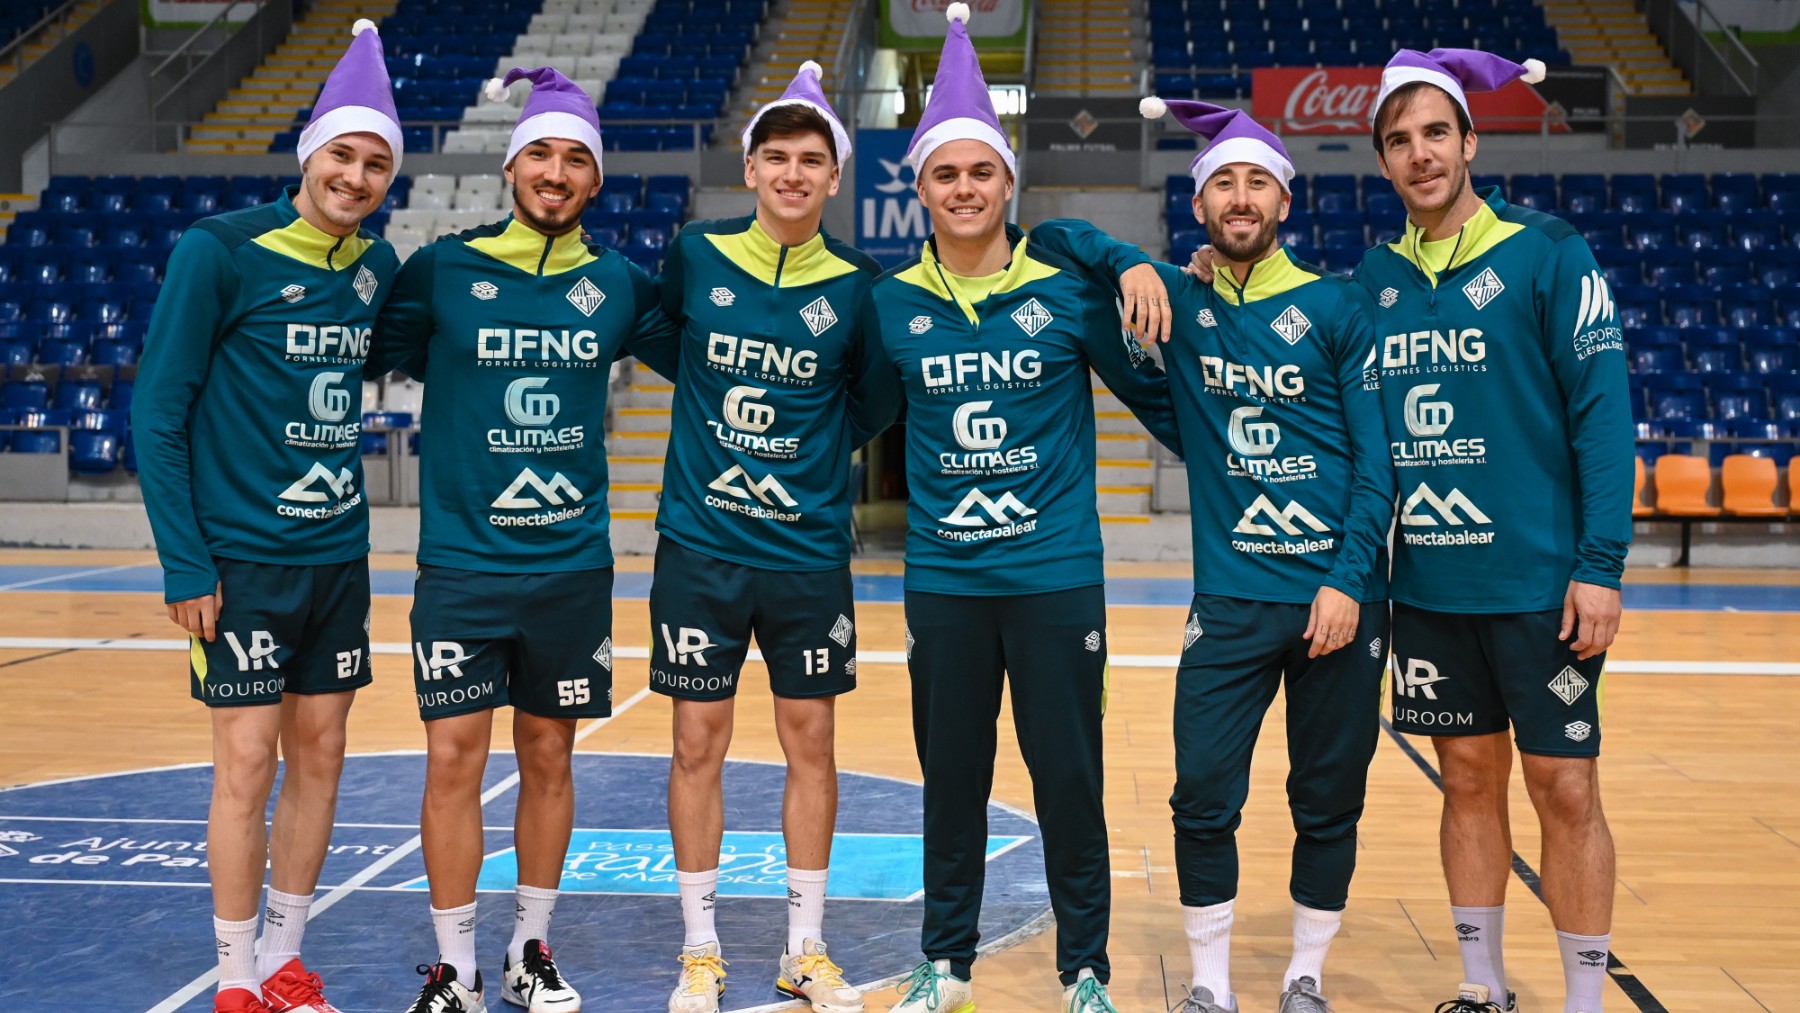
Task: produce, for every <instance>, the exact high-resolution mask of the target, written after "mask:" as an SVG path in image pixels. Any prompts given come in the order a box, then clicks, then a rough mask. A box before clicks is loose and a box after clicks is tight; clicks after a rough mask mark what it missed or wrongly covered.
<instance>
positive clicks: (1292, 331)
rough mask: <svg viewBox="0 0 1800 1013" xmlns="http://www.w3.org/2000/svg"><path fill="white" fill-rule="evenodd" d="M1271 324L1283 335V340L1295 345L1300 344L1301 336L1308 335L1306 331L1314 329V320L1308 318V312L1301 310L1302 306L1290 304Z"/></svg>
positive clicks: (1276, 331) (1277, 332)
mask: <svg viewBox="0 0 1800 1013" xmlns="http://www.w3.org/2000/svg"><path fill="white" fill-rule="evenodd" d="M1269 326H1270V327H1273V328H1275V333H1276V334H1279V335H1281V340H1283V341H1285V342H1287V343H1288V344H1290V345H1293V344H1298V343H1299V341H1300V339H1301V338H1304V337H1306V332H1307V331H1310V330H1312V321H1311V320H1308V319H1306V314H1304V313H1302V312H1300V307H1298V306H1289V307H1288V308H1287V309H1285V310H1282V311H1281V315H1280V316H1278V317H1276V318H1275V320H1274V322H1273V323H1271V324H1269Z"/></svg>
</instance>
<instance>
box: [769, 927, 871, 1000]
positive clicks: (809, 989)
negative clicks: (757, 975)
mask: <svg viewBox="0 0 1800 1013" xmlns="http://www.w3.org/2000/svg"><path fill="white" fill-rule="evenodd" d="M775 988H776V990H777V991H779V992H781V993H782V994H783V995H791V996H793V997H794V998H796V999H802V1000H805V1001H806V1002H807V1003H808V1004H809V1005H811V1006H812V1008H813V1013H863V997H862V993H861V992H858V991H857V990H856V989H854V988H851V987H850V984H849V983H848V982H846V981H845V980H844V972H843V970H842V969H840V968H839V967H838V966H837V965H836V964H834V963H832V962H831V958H830V957H828V956H826V955H825V944H824V943H823V942H821V941H820V940H817V939H808V940H807V941H806V943H805V945H803V946H802V947H801V949H800V955H799V956H798V957H791V956H789V955H788V953H787V951H786V950H783V951H782V954H781V977H779V978H777V979H776V980H775Z"/></svg>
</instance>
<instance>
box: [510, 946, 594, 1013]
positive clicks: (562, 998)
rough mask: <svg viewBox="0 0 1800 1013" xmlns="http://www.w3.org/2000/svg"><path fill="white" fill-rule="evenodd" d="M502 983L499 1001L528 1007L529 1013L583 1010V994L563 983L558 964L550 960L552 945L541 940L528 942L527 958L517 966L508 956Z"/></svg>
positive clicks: (526, 948) (573, 1012) (572, 1012)
mask: <svg viewBox="0 0 1800 1013" xmlns="http://www.w3.org/2000/svg"><path fill="white" fill-rule="evenodd" d="M500 980H501V985H500V998H502V999H505V1000H506V1001H507V1002H510V1003H512V1004H513V1005H514V1006H523V1007H525V1009H526V1011H527V1013H575V1011H576V1010H579V1009H581V995H580V994H579V993H577V992H576V991H575V990H574V989H573V988H570V987H569V983H568V982H566V981H564V980H563V976H562V974H561V973H560V972H558V971H557V969H556V962H555V961H553V960H551V959H550V946H549V944H547V943H545V942H544V941H543V940H541V939H527V940H525V956H524V957H523V958H521V959H520V961H519V964H518V966H517V967H514V966H513V962H512V958H511V957H510V956H509V957H508V958H507V959H506V963H505V965H504V973H503V974H501V976H500Z"/></svg>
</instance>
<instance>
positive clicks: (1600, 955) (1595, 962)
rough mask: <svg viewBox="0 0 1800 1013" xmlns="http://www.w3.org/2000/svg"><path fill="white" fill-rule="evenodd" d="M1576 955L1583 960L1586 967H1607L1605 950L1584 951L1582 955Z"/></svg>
mask: <svg viewBox="0 0 1800 1013" xmlns="http://www.w3.org/2000/svg"><path fill="white" fill-rule="evenodd" d="M1575 955H1576V956H1577V957H1580V958H1581V963H1582V964H1583V965H1584V966H1586V967H1605V966H1606V951H1605V950H1582V951H1581V952H1580V953H1577V954H1575Z"/></svg>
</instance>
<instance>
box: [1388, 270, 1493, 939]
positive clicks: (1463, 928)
mask: <svg viewBox="0 0 1800 1013" xmlns="http://www.w3.org/2000/svg"><path fill="white" fill-rule="evenodd" d="M1390 291H1392V290H1391V289H1390ZM1480 931H1481V930H1480V929H1479V928H1477V927H1475V926H1473V925H1470V924H1469V923H1468V922H1457V923H1456V937H1457V938H1458V939H1461V940H1464V941H1466V942H1472V941H1473V940H1474V937H1475V934H1476V933H1477V932H1480Z"/></svg>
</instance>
